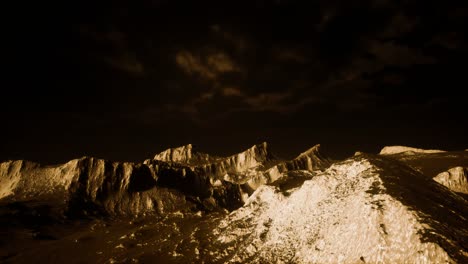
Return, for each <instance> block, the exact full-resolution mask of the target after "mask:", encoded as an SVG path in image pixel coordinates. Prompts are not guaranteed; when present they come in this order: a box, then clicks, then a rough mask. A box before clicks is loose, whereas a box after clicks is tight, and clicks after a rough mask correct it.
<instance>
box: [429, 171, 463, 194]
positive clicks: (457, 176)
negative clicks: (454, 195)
mask: <svg viewBox="0 0 468 264" xmlns="http://www.w3.org/2000/svg"><path fill="white" fill-rule="evenodd" d="M467 177H468V168H464V167H454V168H451V169H449V170H448V171H444V172H441V173H439V174H438V175H437V176H436V177H434V180H435V181H436V182H438V183H440V184H442V185H444V186H446V187H447V188H449V189H450V190H452V191H454V192H459V193H465V194H468V179H467Z"/></svg>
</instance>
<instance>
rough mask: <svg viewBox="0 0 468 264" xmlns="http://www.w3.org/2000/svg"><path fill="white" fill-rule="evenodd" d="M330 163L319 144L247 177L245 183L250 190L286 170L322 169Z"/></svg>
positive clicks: (270, 180)
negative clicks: (289, 159) (293, 157)
mask: <svg viewBox="0 0 468 264" xmlns="http://www.w3.org/2000/svg"><path fill="white" fill-rule="evenodd" d="M330 164H331V160H330V159H329V158H327V157H325V156H324V155H323V154H322V153H321V152H320V144H317V145H315V146H313V147H312V148H310V149H308V150H307V151H305V152H303V153H301V154H300V155H299V156H297V157H296V158H295V159H293V160H291V161H286V162H281V163H278V164H277V165H275V166H273V167H271V168H270V169H268V170H266V171H265V172H263V173H257V175H254V177H250V178H247V181H246V185H247V186H248V187H249V190H251V191H252V192H253V191H254V190H256V189H257V188H258V187H259V186H261V185H264V184H268V183H272V182H274V181H276V180H278V179H279V178H281V177H282V176H283V175H284V174H285V173H286V172H288V171H294V170H308V171H312V172H317V171H323V170H324V169H326V168H328V167H329V166H330Z"/></svg>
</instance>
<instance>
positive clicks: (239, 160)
mask: <svg viewBox="0 0 468 264" xmlns="http://www.w3.org/2000/svg"><path fill="white" fill-rule="evenodd" d="M309 152H310V153H309ZM307 153H309V154H301V156H299V157H298V158H297V159H295V160H293V161H291V162H290V163H282V164H279V165H277V167H275V168H276V170H275V173H276V175H280V174H281V173H282V172H285V171H286V170H287V169H313V168H314V169H323V168H324V166H325V165H326V164H328V162H327V161H326V160H325V159H324V160H323V161H322V160H320V159H321V158H322V157H321V156H318V151H317V150H316V149H314V148H313V149H312V150H310V151H308V152H307ZM274 163H277V161H276V159H275V157H274V155H273V154H272V153H271V152H270V150H269V147H268V144H267V143H262V144H259V145H255V146H253V147H251V148H249V149H247V150H245V151H243V152H241V153H238V154H235V155H232V156H229V157H225V158H221V157H212V156H209V155H208V154H204V153H199V152H196V151H194V150H193V147H192V145H190V144H189V145H187V146H183V147H179V148H173V149H168V150H166V151H163V152H161V153H159V154H157V155H156V156H155V159H153V160H146V161H145V162H144V163H143V164H138V163H130V162H111V161H107V160H103V159H96V158H91V157H84V158H81V159H76V160H72V161H69V162H67V163H65V164H62V165H57V166H41V165H40V164H37V163H33V162H28V161H9V162H4V163H0V199H2V198H5V199H6V200H8V201H11V202H13V201H15V202H17V201H30V200H40V199H48V200H54V201H60V206H61V208H62V211H63V212H66V213H69V214H75V213H76V212H77V211H84V212H82V213H84V214H104V215H116V214H126V215H141V214H146V213H159V214H163V213H166V212H171V211H176V210H192V209H193V208H203V209H208V210H213V209H216V208H226V209H229V210H233V209H235V208H238V207H239V206H241V205H242V203H243V201H242V199H245V196H246V194H247V195H248V194H250V193H251V192H252V190H251V191H249V192H245V191H244V190H242V186H241V185H242V184H244V183H245V181H248V180H249V179H251V178H254V177H257V178H258V177H259V176H258V175H264V174H265V169H267V168H269V167H271V164H274ZM312 164H314V165H312ZM278 166H279V167H278ZM249 173H250V174H249ZM267 174H270V171H269V172H268V173H267ZM227 175H231V176H227ZM239 175H242V176H239ZM245 177H247V178H245ZM240 178H242V180H239V179H240ZM275 179H276V178H274V179H270V180H268V181H265V183H267V182H272V181H274V180H275ZM44 197H45V198H44Z"/></svg>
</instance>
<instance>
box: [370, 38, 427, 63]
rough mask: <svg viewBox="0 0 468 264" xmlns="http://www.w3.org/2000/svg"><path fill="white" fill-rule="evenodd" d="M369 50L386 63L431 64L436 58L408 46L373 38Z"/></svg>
mask: <svg viewBox="0 0 468 264" xmlns="http://www.w3.org/2000/svg"><path fill="white" fill-rule="evenodd" d="M369 52H370V53H372V54H374V55H375V56H376V57H377V59H378V60H379V61H380V62H381V63H382V64H386V65H398V66H403V67H405V66H409V65H412V64H430V63H434V59H433V58H431V57H428V56H425V55H424V54H422V52H421V51H420V50H415V49H412V48H409V47H406V46H402V45H397V44H395V43H392V42H383V41H378V40H373V41H371V42H370V45H369Z"/></svg>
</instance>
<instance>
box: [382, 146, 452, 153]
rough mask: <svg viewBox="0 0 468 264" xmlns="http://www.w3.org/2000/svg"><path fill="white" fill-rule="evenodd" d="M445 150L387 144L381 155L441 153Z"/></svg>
mask: <svg viewBox="0 0 468 264" xmlns="http://www.w3.org/2000/svg"><path fill="white" fill-rule="evenodd" d="M441 152H445V151H444V150H437V149H419V148H412V147H406V146H386V147H384V148H383V149H382V150H381V151H380V154H381V155H393V154H401V153H404V154H412V153H426V154H430V153H441Z"/></svg>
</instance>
